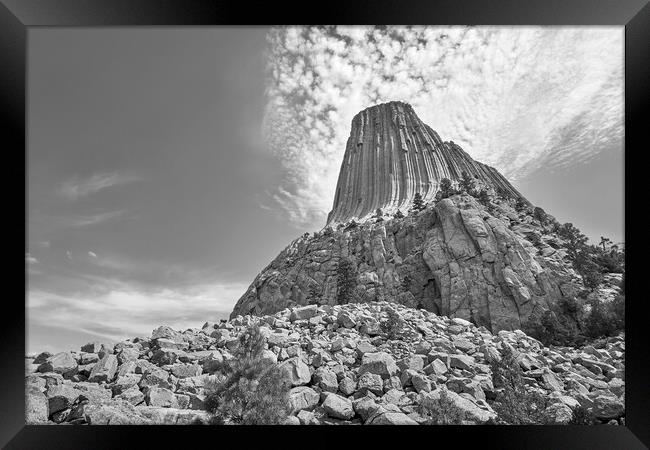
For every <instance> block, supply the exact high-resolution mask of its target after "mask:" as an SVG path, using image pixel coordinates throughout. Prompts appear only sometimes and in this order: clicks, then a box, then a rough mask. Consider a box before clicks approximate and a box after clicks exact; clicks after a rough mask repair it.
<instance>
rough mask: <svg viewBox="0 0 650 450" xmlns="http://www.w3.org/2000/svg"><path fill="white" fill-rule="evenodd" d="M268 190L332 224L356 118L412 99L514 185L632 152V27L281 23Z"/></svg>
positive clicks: (273, 46) (271, 92)
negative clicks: (275, 162) (280, 173)
mask: <svg viewBox="0 0 650 450" xmlns="http://www.w3.org/2000/svg"><path fill="white" fill-rule="evenodd" d="M268 43H269V50H268V75H269V79H268V86H267V95H268V105H267V109H266V114H265V122H264V130H265V136H266V140H267V142H268V144H269V147H270V149H271V151H272V152H274V154H275V155H276V156H277V157H278V158H279V159H280V161H281V162H282V164H283V165H284V167H285V169H286V172H287V177H286V180H285V183H284V184H283V185H282V186H279V187H278V188H276V189H275V190H273V192H271V193H270V195H269V199H271V200H273V201H275V202H276V203H277V204H278V205H279V206H280V208H282V209H283V210H284V211H285V212H286V213H287V215H288V217H289V218H290V219H291V220H292V221H294V222H299V223H302V224H310V225H322V222H323V220H324V218H325V216H326V214H327V213H328V212H329V210H330V208H331V206H332V200H333V196H334V189H335V186H336V181H337V177H338V171H339V168H340V164H341V160H342V156H343V153H344V151H345V145H346V140H347V138H348V135H349V128H350V122H351V120H352V117H353V116H354V115H355V114H356V113H357V112H359V111H360V110H362V109H364V108H366V107H369V106H372V105H373V104H377V103H383V102H387V101H391V100H401V101H406V102H408V103H410V104H411V105H413V107H414V109H415V111H416V112H417V113H418V115H419V116H420V118H421V119H422V120H423V121H424V122H425V123H427V124H429V125H430V126H431V127H432V128H434V129H435V130H436V131H438V133H439V134H440V135H441V137H442V138H443V139H445V140H453V141H454V142H456V143H458V144H459V145H461V146H462V147H463V148H464V149H465V150H466V151H467V152H468V153H469V154H470V155H471V156H472V157H474V158H475V159H477V160H479V161H481V162H484V163H487V164H490V165H493V166H495V167H496V168H497V169H499V170H500V171H502V173H504V175H505V176H507V177H508V178H510V179H511V180H513V181H515V182H516V180H517V179H521V178H522V177H525V176H526V174H528V173H531V172H533V171H535V170H536V169H538V168H540V167H542V166H545V167H551V168H552V167H555V168H558V169H561V168H563V167H569V166H571V165H574V164H579V163H581V162H584V161H586V160H588V159H589V158H592V157H594V156H596V155H598V153H599V152H601V151H603V150H604V149H606V148H609V149H611V148H617V149H622V136H623V79H622V76H623V29H622V27H616V28H607V27H574V28H571V27H559V28H551V27H498V28H497V27H384V28H369V27H317V28H316V27H307V28H305V27H283V28H275V29H273V30H272V31H271V32H270V33H269V35H268Z"/></svg>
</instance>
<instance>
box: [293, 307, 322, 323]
mask: <svg viewBox="0 0 650 450" xmlns="http://www.w3.org/2000/svg"><path fill="white" fill-rule="evenodd" d="M317 314H318V306H317V305H309V306H303V307H302V308H296V309H294V310H293V311H291V316H289V320H291V321H292V322H294V321H296V320H309V319H311V318H312V317H315V316H316V315H317Z"/></svg>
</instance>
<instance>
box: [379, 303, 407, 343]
mask: <svg viewBox="0 0 650 450" xmlns="http://www.w3.org/2000/svg"><path fill="white" fill-rule="evenodd" d="M386 313H387V314H388V318H387V319H385V320H383V321H382V322H381V323H380V324H379V326H380V328H381V331H382V333H384V334H385V335H386V337H387V338H388V339H395V338H397V337H399V335H400V334H401V332H402V328H403V327H404V320H403V319H402V317H401V316H400V315H399V314H398V313H397V311H395V310H394V309H393V308H390V307H389V308H386Z"/></svg>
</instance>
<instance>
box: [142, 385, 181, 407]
mask: <svg viewBox="0 0 650 450" xmlns="http://www.w3.org/2000/svg"><path fill="white" fill-rule="evenodd" d="M144 400H145V401H146V402H147V405H148V406H157V407H160V408H178V401H177V400H176V396H175V395H174V393H173V392H172V391H170V390H169V389H165V388H161V387H156V386H152V387H148V388H147V389H146V391H145V393H144Z"/></svg>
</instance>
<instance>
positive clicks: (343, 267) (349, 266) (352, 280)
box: [336, 258, 358, 305]
mask: <svg viewBox="0 0 650 450" xmlns="http://www.w3.org/2000/svg"><path fill="white" fill-rule="evenodd" d="M336 272H337V274H336V275H337V277H336V281H337V286H338V292H337V295H336V301H337V303H338V304H339V305H343V304H346V303H350V302H353V301H354V299H355V295H354V292H355V288H356V287H357V284H358V271H357V267H356V265H355V264H354V262H353V261H352V260H351V259H350V258H341V259H340V260H339V265H338V268H337V270H336Z"/></svg>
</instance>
